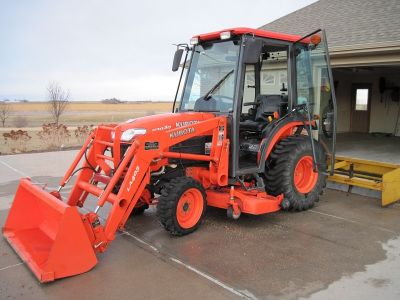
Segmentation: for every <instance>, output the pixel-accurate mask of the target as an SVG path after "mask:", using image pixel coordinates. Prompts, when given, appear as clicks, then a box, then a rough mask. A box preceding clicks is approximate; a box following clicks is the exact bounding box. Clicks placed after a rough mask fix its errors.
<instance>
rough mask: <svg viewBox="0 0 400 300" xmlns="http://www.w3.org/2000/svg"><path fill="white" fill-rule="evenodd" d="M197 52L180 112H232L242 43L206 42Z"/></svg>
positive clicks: (198, 46) (195, 50)
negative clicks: (240, 44)
mask: <svg viewBox="0 0 400 300" xmlns="http://www.w3.org/2000/svg"><path fill="white" fill-rule="evenodd" d="M193 51H194V52H193V56H192V61H191V65H190V70H189V73H188V77H187V82H186V86H185V89H184V91H183V97H182V102H181V106H180V109H181V110H194V111H217V112H229V111H232V110H233V96H234V91H235V77H236V71H237V70H236V68H237V61H238V56H239V42H238V41H224V42H214V43H203V44H202V45H197V46H196V47H195V48H194V50H193Z"/></svg>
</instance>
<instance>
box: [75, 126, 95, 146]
mask: <svg viewBox="0 0 400 300" xmlns="http://www.w3.org/2000/svg"><path fill="white" fill-rule="evenodd" d="M92 131H93V125H90V126H89V125H83V126H78V128H76V129H75V131H74V134H75V137H76V139H77V140H78V142H79V144H80V145H82V144H83V143H84V142H85V141H86V139H87V138H88V137H89V134H90V133H91V132H92Z"/></svg>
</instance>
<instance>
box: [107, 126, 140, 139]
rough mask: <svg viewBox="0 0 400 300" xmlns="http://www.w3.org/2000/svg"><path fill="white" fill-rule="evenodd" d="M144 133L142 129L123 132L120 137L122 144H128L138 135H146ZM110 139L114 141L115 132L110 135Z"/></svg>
mask: <svg viewBox="0 0 400 300" xmlns="http://www.w3.org/2000/svg"><path fill="white" fill-rule="evenodd" d="M146 132H147V131H146V129H144V128H132V129H128V130H125V131H124V132H123V133H122V135H121V141H122V142H129V141H131V140H132V139H133V138H135V137H137V136H139V135H143V134H146ZM111 138H112V139H113V140H114V138H115V132H112V133H111Z"/></svg>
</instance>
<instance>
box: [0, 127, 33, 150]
mask: <svg viewBox="0 0 400 300" xmlns="http://www.w3.org/2000/svg"><path fill="white" fill-rule="evenodd" d="M3 137H4V140H5V142H6V144H9V146H10V148H11V152H14V153H15V152H26V150H27V147H26V143H27V142H28V141H29V140H30V139H31V138H32V137H31V136H30V135H29V134H28V131H25V130H11V131H10V132H5V133H3Z"/></svg>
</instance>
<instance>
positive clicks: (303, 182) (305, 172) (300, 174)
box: [294, 155, 318, 194]
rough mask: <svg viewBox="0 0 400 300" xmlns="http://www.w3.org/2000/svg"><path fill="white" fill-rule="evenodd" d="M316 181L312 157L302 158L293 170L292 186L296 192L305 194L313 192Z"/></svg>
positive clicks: (316, 175) (316, 174)
mask: <svg viewBox="0 0 400 300" xmlns="http://www.w3.org/2000/svg"><path fill="white" fill-rule="evenodd" d="M317 180H318V172H314V170H313V158H312V156H309V155H308V156H303V157H302V158H300V160H299V161H298V162H297V164H296V168H295V169H294V186H295V187H296V189H297V191H298V192H299V193H302V194H307V193H309V192H311V191H312V190H313V188H314V187H315V185H316V183H317Z"/></svg>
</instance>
